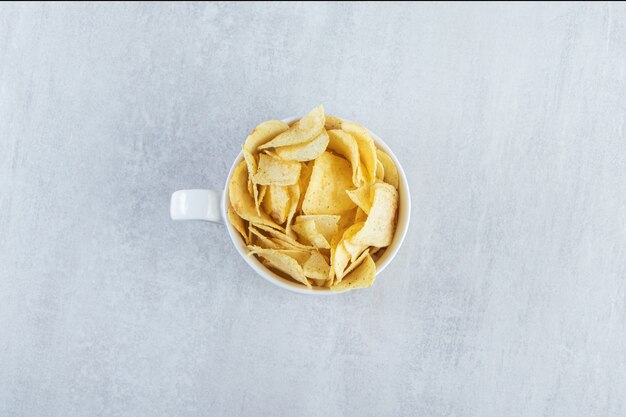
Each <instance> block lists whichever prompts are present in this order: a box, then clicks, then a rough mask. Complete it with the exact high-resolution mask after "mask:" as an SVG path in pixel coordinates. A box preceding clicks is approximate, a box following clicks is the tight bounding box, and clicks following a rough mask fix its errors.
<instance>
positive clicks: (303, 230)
mask: <svg viewBox="0 0 626 417" xmlns="http://www.w3.org/2000/svg"><path fill="white" fill-rule="evenodd" d="M293 230H294V231H295V232H296V233H297V234H298V236H300V238H302V239H304V240H305V241H307V242H310V243H311V244H312V245H313V246H315V247H316V248H322V249H330V244H329V243H328V241H327V240H326V239H325V238H324V236H322V234H321V233H320V232H318V231H317V228H316V227H315V222H314V221H313V220H304V221H301V222H299V223H296V224H294V225H293Z"/></svg>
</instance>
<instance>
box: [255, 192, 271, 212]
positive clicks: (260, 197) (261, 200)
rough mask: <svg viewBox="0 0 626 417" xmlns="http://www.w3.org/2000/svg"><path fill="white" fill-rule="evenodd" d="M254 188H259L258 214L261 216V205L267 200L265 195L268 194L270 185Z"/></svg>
mask: <svg viewBox="0 0 626 417" xmlns="http://www.w3.org/2000/svg"><path fill="white" fill-rule="evenodd" d="M254 187H259V191H258V195H257V197H256V201H255V204H256V212H257V213H258V214H259V215H261V208H260V207H261V203H262V202H263V200H264V199H265V194H266V193H267V187H269V185H254Z"/></svg>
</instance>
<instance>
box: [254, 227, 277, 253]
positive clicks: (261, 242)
mask: <svg viewBox="0 0 626 417" xmlns="http://www.w3.org/2000/svg"><path fill="white" fill-rule="evenodd" d="M248 230H249V231H250V232H251V233H252V235H253V238H252V243H254V244H256V246H260V247H261V248H263V249H281V248H283V247H282V246H281V245H279V244H277V243H275V242H274V241H272V239H270V238H268V237H266V236H264V235H263V234H262V233H261V232H259V231H258V230H256V229H255V228H254V227H250V228H249V229H248Z"/></svg>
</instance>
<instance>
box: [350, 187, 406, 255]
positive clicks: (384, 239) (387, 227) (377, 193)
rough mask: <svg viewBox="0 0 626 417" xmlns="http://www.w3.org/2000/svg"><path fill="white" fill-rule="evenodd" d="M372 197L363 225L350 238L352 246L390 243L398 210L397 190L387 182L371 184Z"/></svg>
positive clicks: (386, 244) (381, 245) (379, 245)
mask: <svg viewBox="0 0 626 417" xmlns="http://www.w3.org/2000/svg"><path fill="white" fill-rule="evenodd" d="M372 188H373V194H374V199H373V202H372V208H371V210H370V213H369V215H368V217H367V220H366V221H365V225H364V226H363V228H362V229H361V230H359V232H358V233H357V234H355V235H354V236H353V237H351V238H349V239H350V244H351V245H353V246H354V247H361V246H377V247H384V246H388V245H389V244H390V243H391V240H392V238H393V233H394V229H395V220H396V214H397V211H398V191H396V189H395V188H394V187H393V186H392V185H390V184H387V183H384V182H379V183H376V184H374V185H373V186H372Z"/></svg>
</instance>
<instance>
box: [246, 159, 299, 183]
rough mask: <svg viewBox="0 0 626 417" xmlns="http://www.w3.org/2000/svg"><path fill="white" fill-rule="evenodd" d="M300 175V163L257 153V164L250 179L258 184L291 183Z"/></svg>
mask: <svg viewBox="0 0 626 417" xmlns="http://www.w3.org/2000/svg"><path fill="white" fill-rule="evenodd" d="M299 176H300V164H299V163H298V162H293V161H284V160H282V159H277V158H274V157H271V156H269V155H265V154H260V155H259V166H258V168H257V172H256V175H255V176H254V178H253V179H252V181H253V182H254V183H255V184H260V185H293V184H295V183H296V182H297V181H298V178H299Z"/></svg>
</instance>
